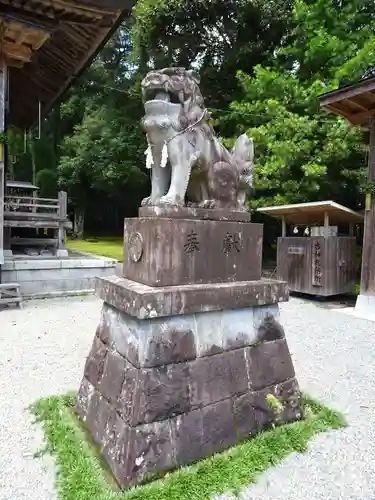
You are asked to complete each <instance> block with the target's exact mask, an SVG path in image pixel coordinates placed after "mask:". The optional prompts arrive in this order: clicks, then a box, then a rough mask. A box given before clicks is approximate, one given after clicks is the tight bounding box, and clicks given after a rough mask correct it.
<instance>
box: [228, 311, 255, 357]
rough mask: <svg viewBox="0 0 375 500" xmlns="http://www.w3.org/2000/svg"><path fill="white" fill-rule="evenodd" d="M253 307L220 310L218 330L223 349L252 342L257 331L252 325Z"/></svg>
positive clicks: (247, 344)
mask: <svg viewBox="0 0 375 500" xmlns="http://www.w3.org/2000/svg"><path fill="white" fill-rule="evenodd" d="M255 309H257V306H255V307H246V308H241V309H235V310H233V311H221V324H220V327H219V328H220V331H221V335H222V337H223V349H224V350H225V351H228V350H230V349H238V348H239V347H246V346H249V345H252V344H254V342H256V340H257V331H256V330H255V328H254V327H253V323H254V310H255Z"/></svg>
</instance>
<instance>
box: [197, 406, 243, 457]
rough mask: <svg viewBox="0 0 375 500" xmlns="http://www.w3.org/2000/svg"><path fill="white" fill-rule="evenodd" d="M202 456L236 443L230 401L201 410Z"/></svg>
mask: <svg viewBox="0 0 375 500" xmlns="http://www.w3.org/2000/svg"><path fill="white" fill-rule="evenodd" d="M202 426H203V447H202V448H203V449H202V451H203V455H204V456H209V455H213V454H214V453H218V452H219V451H222V450H225V449H226V448H229V447H230V446H231V445H233V444H234V443H235V442H236V428H235V424H234V415H233V409H232V401H231V400H230V399H227V400H224V401H220V402H218V403H215V404H213V405H210V406H207V407H205V408H203V425H202Z"/></svg>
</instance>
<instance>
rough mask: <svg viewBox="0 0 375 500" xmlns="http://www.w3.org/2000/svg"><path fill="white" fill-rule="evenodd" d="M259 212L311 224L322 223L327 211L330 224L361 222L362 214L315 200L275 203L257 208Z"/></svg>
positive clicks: (295, 222)
mask: <svg viewBox="0 0 375 500" xmlns="http://www.w3.org/2000/svg"><path fill="white" fill-rule="evenodd" d="M257 212H261V213H264V214H267V215H270V216H271V217H276V218H278V219H282V218H284V220H285V222H286V223H288V224H295V225H298V224H300V225H305V224H306V225H311V224H320V225H323V223H324V214H325V213H327V214H328V217H329V222H330V224H358V223H362V222H363V219H364V217H363V215H361V214H360V213H358V212H354V211H353V210H351V209H350V208H347V207H344V206H343V205H339V204H338V203H336V202H334V201H315V202H311V203H296V204H294V205H275V206H272V207H261V208H258V210H257Z"/></svg>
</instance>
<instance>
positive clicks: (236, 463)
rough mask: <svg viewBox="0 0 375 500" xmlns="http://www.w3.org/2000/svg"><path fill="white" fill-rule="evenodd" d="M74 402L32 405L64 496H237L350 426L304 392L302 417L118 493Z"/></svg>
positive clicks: (75, 499) (61, 399)
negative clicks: (322, 436) (316, 440)
mask: <svg viewBox="0 0 375 500" xmlns="http://www.w3.org/2000/svg"><path fill="white" fill-rule="evenodd" d="M73 405H74V395H72V394H69V395H65V396H52V397H49V398H44V399H41V400H40V401H38V402H37V403H35V404H34V405H33V406H32V407H31V408H30V409H31V412H32V413H33V414H34V415H35V417H36V421H38V422H40V423H41V425H42V426H43V429H44V433H45V438H46V442H47V447H46V450H45V451H49V452H50V453H51V454H52V455H53V456H54V457H55V459H56V462H57V464H58V476H57V490H58V494H59V498H60V500H94V499H95V500H114V499H117V500H208V499H209V498H210V497H211V496H212V495H214V494H220V493H224V492H232V493H234V494H236V493H238V491H239V490H240V489H241V488H242V487H244V486H246V485H248V484H250V483H253V482H255V481H256V479H257V477H258V475H259V474H260V473H261V472H263V471H264V470H266V469H267V468H269V467H271V466H273V465H276V464H278V463H279V462H280V461H281V460H282V459H283V458H285V457H286V456H287V455H289V454H290V453H292V452H293V451H296V452H304V451H305V450H306V449H307V445H308V442H309V440H310V439H311V438H313V437H314V436H315V435H316V434H318V433H320V432H324V431H327V430H329V429H339V428H341V427H344V426H345V425H346V424H345V420H344V418H343V416H342V415H341V414H340V413H338V412H335V411H333V410H331V409H329V408H327V407H325V406H322V405H320V404H319V403H317V402H315V401H313V400H312V399H310V398H309V397H307V396H303V406H304V414H305V419H304V420H301V421H298V422H294V423H292V424H288V425H284V426H280V427H275V428H273V429H271V430H268V431H265V432H263V433H261V434H258V435H257V436H255V437H254V438H250V439H248V440H246V441H244V442H242V443H241V444H238V445H236V446H234V447H232V448H231V449H230V450H227V451H225V452H223V453H219V454H217V455H214V456H213V457H210V458H206V459H203V460H201V461H200V462H198V463H197V464H194V465H191V466H188V467H184V468H182V469H179V470H176V471H174V472H171V473H168V474H167V475H166V476H164V478H162V479H158V480H156V481H154V482H152V483H150V484H148V485H145V486H140V487H138V488H133V489H131V490H128V491H127V492H120V491H119V490H118V489H116V487H115V486H114V485H115V483H114V480H113V478H112V476H111V475H110V473H109V471H108V470H107V469H106V467H105V465H104V464H103V462H102V460H101V459H100V456H99V453H98V449H97V447H96V446H94V445H93V444H92V443H91V442H90V440H88V439H87V435H86V433H85V431H84V430H83V427H82V426H81V424H80V423H79V421H78V419H77V418H76V417H75V415H74V412H73Z"/></svg>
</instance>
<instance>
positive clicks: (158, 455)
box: [76, 214, 301, 488]
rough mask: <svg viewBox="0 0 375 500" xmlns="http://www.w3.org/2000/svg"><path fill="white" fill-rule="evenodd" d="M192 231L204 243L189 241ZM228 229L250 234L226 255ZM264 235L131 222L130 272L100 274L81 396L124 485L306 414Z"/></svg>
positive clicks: (187, 222) (200, 223) (239, 227)
mask: <svg viewBox="0 0 375 500" xmlns="http://www.w3.org/2000/svg"><path fill="white" fill-rule="evenodd" d="M153 215H154V214H153ZM228 224H229V225H230V226H228ZM192 231H193V232H195V233H196V234H197V235H198V237H197V241H198V244H199V250H198V249H196V248H195V249H194V250H192V251H191V252H186V251H185V250H184V249H185V248H186V247H185V245H188V246H189V245H191V244H192V240H191V239H189V235H190V234H191V232H192ZM227 233H229V234H231V235H234V234H241V237H240V238H239V243H240V244H239V246H238V248H239V250H237V248H236V246H235V245H232V247H231V251H229V252H222V255H219V254H220V252H221V245H224V244H225V242H227V239H226V236H227ZM261 240H262V227H261V226H260V225H257V224H251V223H244V222H230V221H227V220H220V221H210V220H194V219H177V218H172V217H171V218H168V217H165V216H164V217H160V218H156V217H154V216H152V217H145V218H141V219H128V220H126V221H125V255H126V261H125V265H124V277H116V276H113V277H110V278H103V279H100V280H98V282H97V293H98V295H99V297H100V298H101V299H102V300H103V302H104V304H103V309H102V315H101V321H100V324H99V327H98V329H97V332H96V336H95V338H94V342H93V346H92V349H91V352H90V354H89V356H88V358H87V361H86V365H85V369H84V377H83V380H82V383H81V386H80V389H79V392H78V396H77V404H76V409H77V413H78V415H79V417H80V418H81V419H82V421H83V422H84V423H85V425H86V427H87V429H88V430H89V432H90V434H91V435H92V437H93V439H94V440H95V442H96V443H97V444H98V445H100V449H101V453H102V455H103V457H104V458H105V460H106V461H107V463H108V465H109V467H110V468H111V470H112V472H113V474H114V476H115V477H116V479H117V481H118V482H119V484H120V485H121V486H122V487H124V488H127V487H129V486H132V485H134V484H139V483H141V482H143V481H146V480H149V479H151V478H152V477H154V476H155V475H159V474H160V473H162V472H165V471H168V470H171V469H174V468H176V467H179V466H183V465H185V464H189V463H192V462H194V461H197V460H199V459H200V458H202V457H205V456H210V455H212V454H213V453H216V452H219V451H222V450H224V449H226V448H228V447H230V446H231V445H233V444H235V443H236V442H238V441H240V440H242V439H245V438H247V437H249V436H251V435H254V434H256V433H257V432H260V431H261V430H263V429H265V428H267V427H268V426H270V425H271V424H273V423H282V422H290V421H292V420H295V419H298V418H300V417H301V412H300V406H299V391H298V384H297V381H296V379H295V373H294V369H293V363H292V360H291V357H290V353H289V350H288V346H287V342H286V339H285V334H284V330H283V328H282V326H281V325H280V323H279V308H278V303H279V302H280V301H285V300H288V289H287V285H286V283H283V282H278V281H273V280H262V279H260V264H261V262H260V251H261ZM194 241H195V240H194ZM235 241H237V240H235ZM194 245H195V243H194V244H193V247H194ZM189 248H190V246H189ZM202 263H205V264H206V265H203V264H202ZM233 269H234V271H233ZM174 271H175V272H174ZM137 276H138V279H137V280H136V281H135V278H136V277H137ZM225 276H227V281H226V282H224V281H225ZM251 276H255V278H253V279H252V278H249V277H251ZM129 277H131V278H132V279H128V278H129ZM234 279H236V280H237V281H234ZM240 280H241V281H240ZM176 283H177V284H176ZM155 285H160V286H155ZM269 395H272V396H274V397H276V398H277V399H278V400H279V401H280V402H281V407H280V411H279V412H278V411H276V410H275V407H274V405H272V404H271V405H270V403H269V401H270V398H269V397H268V396H269Z"/></svg>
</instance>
